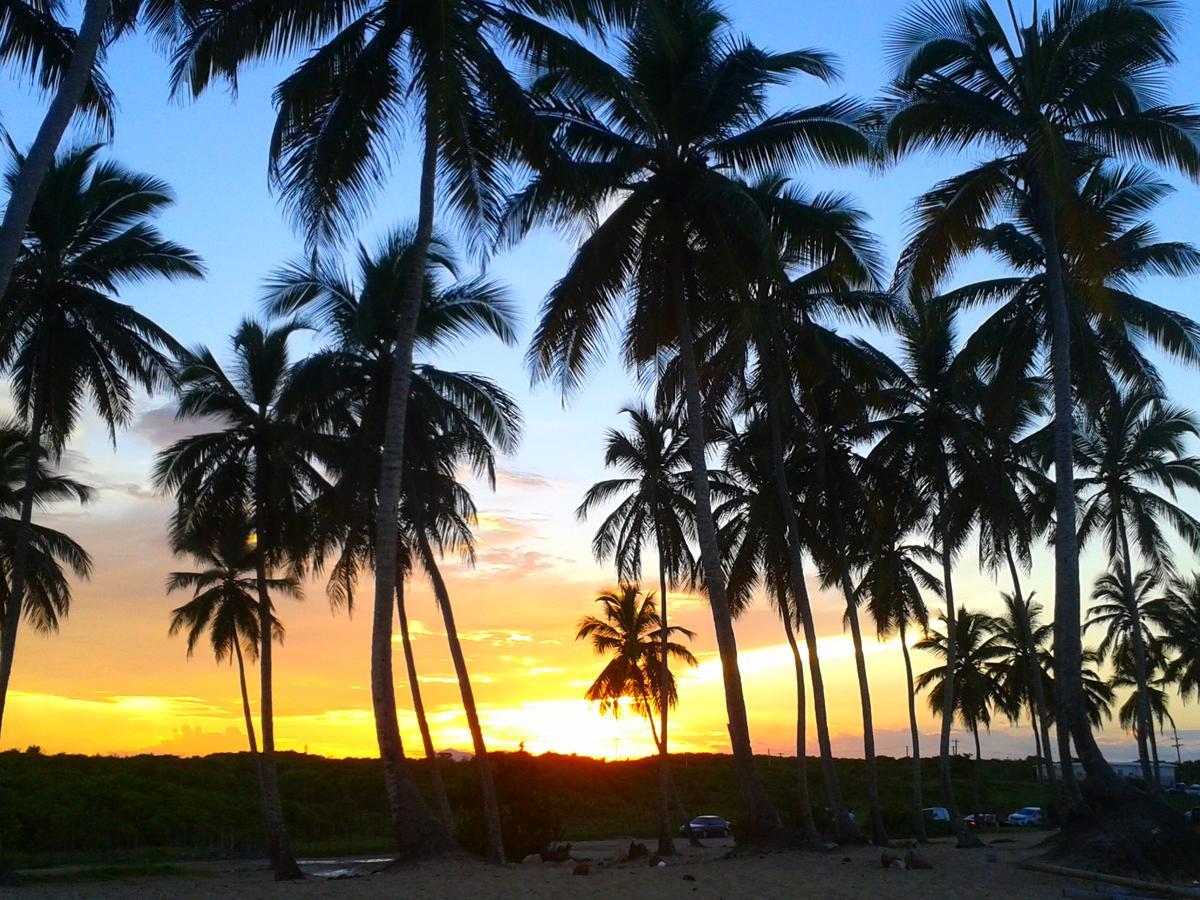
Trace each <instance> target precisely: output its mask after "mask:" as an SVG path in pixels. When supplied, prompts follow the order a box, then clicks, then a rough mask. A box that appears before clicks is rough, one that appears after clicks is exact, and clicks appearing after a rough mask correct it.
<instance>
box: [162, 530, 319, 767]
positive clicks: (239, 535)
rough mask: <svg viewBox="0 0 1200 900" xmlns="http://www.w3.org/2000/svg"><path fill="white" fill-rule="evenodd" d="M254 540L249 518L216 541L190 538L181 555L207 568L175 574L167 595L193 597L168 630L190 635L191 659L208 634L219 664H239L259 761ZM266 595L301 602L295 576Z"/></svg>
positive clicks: (278, 581) (278, 626)
mask: <svg viewBox="0 0 1200 900" xmlns="http://www.w3.org/2000/svg"><path fill="white" fill-rule="evenodd" d="M252 538H253V531H252V530H251V528H250V524H249V523H248V522H247V521H246V520H245V518H244V517H238V518H235V519H233V520H232V521H231V522H229V523H227V524H225V525H224V527H222V528H221V530H220V531H218V532H217V533H216V534H213V535H203V536H198V535H189V536H188V537H187V539H186V540H185V541H184V542H183V543H182V544H181V545H179V546H178V548H177V550H178V551H179V552H181V553H186V554H188V555H189V556H191V557H192V559H194V560H195V561H196V563H197V564H199V565H201V566H204V568H203V569H200V570H199V571H195V572H172V573H171V574H170V576H169V577H168V578H167V593H168V594H171V593H174V592H176V591H191V592H192V597H191V599H190V600H188V602H187V603H185V604H183V606H180V607H177V608H176V609H174V610H173V611H172V612H171V626H170V629H169V631H170V634H171V635H172V636H173V635H176V634H179V633H180V632H183V633H185V634H186V636H187V654H188V656H189V657H190V656H191V655H192V653H193V651H194V650H195V649H196V645H197V644H198V643H200V641H201V640H202V639H203V638H204V636H205V633H207V634H208V638H209V642H210V643H211V644H212V650H213V656H214V657H215V658H216V661H217V662H218V663H222V662H224V661H225V660H226V659H231V660H232V661H235V662H236V663H237V670H238V685H239V687H240V688H241V692H242V714H243V716H244V717H245V720H246V739H247V741H248V742H249V744H250V752H251V754H254V755H255V756H257V755H258V741H257V740H256V739H255V736H254V720H253V717H252V715H251V712H250V694H249V692H248V691H247V690H246V666H245V662H244V658H243V657H249V658H250V660H251V662H253V661H255V660H257V659H258V646H259V644H260V643H261V641H262V632H261V631H260V629H259V620H258V575H257V563H256V562H255V549H254V543H253V540H252ZM267 589H268V590H270V591H273V592H274V593H276V594H285V595H288V596H292V597H299V596H301V592H300V582H299V580H298V579H296V578H295V577H293V576H285V577H283V578H269V579H267ZM272 638H273V639H274V640H276V641H279V642H281V643H282V641H283V624H282V623H281V622H280V621H279V619H278V618H277V617H273V619H272Z"/></svg>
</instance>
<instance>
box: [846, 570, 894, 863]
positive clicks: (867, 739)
mask: <svg viewBox="0 0 1200 900" xmlns="http://www.w3.org/2000/svg"><path fill="white" fill-rule="evenodd" d="M841 581H842V594H843V596H844V597H845V598H846V619H847V621H849V623H850V638H851V640H852V641H853V642H854V668H855V671H857V673H858V699H859V704H860V705H861V707H862V723H863V762H864V763H865V766H864V768H865V770H866V780H867V806H868V808H869V811H870V815H871V843H873V844H876V845H878V846H880V847H887V846H889V845H890V842H889V841H888V836H887V830H886V829H885V828H884V827H883V807H882V806H881V805H880V803H879V772H878V770H877V768H876V765H875V722H874V717H873V715H872V712H871V683H870V681H869V680H868V678H867V655H866V652H865V651H864V650H863V639H862V628H861V626H860V625H859V621H858V604H857V603H855V602H854V585H852V584H851V583H850V577H849V576H848V575H845V574H843V575H842V578H841Z"/></svg>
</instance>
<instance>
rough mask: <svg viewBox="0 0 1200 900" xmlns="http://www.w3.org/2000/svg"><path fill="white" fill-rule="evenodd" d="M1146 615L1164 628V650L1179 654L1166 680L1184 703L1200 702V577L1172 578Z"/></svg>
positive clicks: (1168, 669)
mask: <svg viewBox="0 0 1200 900" xmlns="http://www.w3.org/2000/svg"><path fill="white" fill-rule="evenodd" d="M1146 614H1147V616H1148V617H1149V618H1150V619H1151V620H1152V621H1153V622H1154V623H1155V624H1156V625H1158V627H1159V628H1161V629H1162V632H1163V633H1162V637H1161V641H1162V646H1163V649H1164V650H1165V651H1167V652H1168V653H1173V654H1175V655H1174V656H1173V657H1171V658H1169V660H1168V662H1167V667H1166V671H1165V673H1164V674H1165V676H1166V679H1167V680H1168V681H1170V682H1171V683H1172V684H1175V685H1177V686H1178V687H1179V693H1180V696H1182V697H1183V699H1184V700H1188V699H1189V698H1190V697H1192V696H1193V695H1195V696H1196V697H1197V698H1198V699H1200V640H1197V638H1198V637H1200V574H1197V573H1193V574H1192V575H1190V576H1181V575H1176V576H1174V577H1173V578H1171V579H1170V580H1169V581H1168V582H1167V587H1166V590H1165V591H1164V592H1163V595H1162V596H1161V597H1159V598H1158V599H1156V600H1155V601H1153V602H1152V603H1151V604H1150V605H1149V607H1148V608H1147V609H1146Z"/></svg>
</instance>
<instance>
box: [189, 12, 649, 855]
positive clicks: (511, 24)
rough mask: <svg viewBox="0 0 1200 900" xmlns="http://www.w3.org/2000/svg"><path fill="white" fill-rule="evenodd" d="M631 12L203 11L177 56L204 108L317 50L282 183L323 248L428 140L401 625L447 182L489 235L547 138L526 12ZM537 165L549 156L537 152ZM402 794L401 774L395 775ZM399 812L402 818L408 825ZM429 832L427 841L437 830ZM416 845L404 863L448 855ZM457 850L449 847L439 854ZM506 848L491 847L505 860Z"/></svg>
mask: <svg viewBox="0 0 1200 900" xmlns="http://www.w3.org/2000/svg"><path fill="white" fill-rule="evenodd" d="M627 6H628V4H622V3H621V2H620V0H585V2H579V3H559V2H553V0H550V2H543V0H535V2H532V3H516V2H508V0H438V2H435V3H423V4H417V5H413V4H404V3H392V2H389V0H372V2H368V3H362V2H359V0H333V2H329V3H317V4H302V5H301V6H298V7H297V6H295V5H293V4H283V5H280V4H279V3H277V2H275V0H251V2H247V3H239V4H233V5H231V4H228V3H223V2H221V3H218V2H211V3H205V4H203V6H202V9H201V11H199V12H198V13H197V14H196V15H195V16H194V17H193V18H192V19H191V20H190V21H189V26H190V27H189V31H188V34H187V35H186V36H185V38H184V39H183V41H182V42H181V45H180V49H179V52H178V53H177V55H176V66H175V72H174V79H175V83H176V85H177V86H178V87H185V88H186V89H188V90H190V91H191V93H192V94H193V95H198V94H199V93H200V92H202V91H203V90H204V89H205V88H206V87H207V86H208V84H209V82H210V80H211V79H212V78H213V77H217V78H224V79H226V80H228V81H229V83H231V84H233V85H236V83H237V77H238V72H239V70H240V68H241V66H242V65H243V64H244V63H246V62H247V61H252V60H256V59H263V58H276V59H277V58H281V57H285V56H291V55H292V54H294V53H295V52H296V51H298V50H299V51H307V50H308V48H310V47H312V46H314V45H316V49H315V50H313V51H312V52H311V53H310V54H309V55H308V57H307V58H306V59H305V60H304V61H303V62H302V63H301V64H300V65H299V67H298V68H297V69H296V70H295V71H294V72H293V73H292V74H291V75H290V76H288V77H287V78H286V79H285V80H284V81H283V82H282V83H281V84H280V85H279V87H278V88H277V89H276V92H275V100H276V108H277V113H278V115H277V118H276V122H275V131H274V134H273V135H272V140H271V165H270V170H271V176H272V180H273V181H274V183H275V184H276V185H277V186H278V187H279V188H280V190H281V193H282V195H283V198H284V202H285V204H286V205H287V206H288V207H289V209H290V210H291V212H292V213H293V215H294V218H295V219H296V220H297V221H298V223H299V224H300V225H301V226H302V228H303V229H304V231H305V232H306V234H307V235H308V237H309V242H310V244H312V245H313V246H314V247H315V246H319V245H323V244H331V243H332V244H336V243H339V241H338V238H339V237H340V236H341V235H342V234H343V233H345V231H346V226H348V225H349V224H351V223H352V222H353V221H354V219H355V217H356V214H358V213H361V212H363V211H364V210H365V209H366V208H367V207H368V206H369V201H370V199H371V198H372V197H373V196H374V189H375V188H376V187H377V186H378V184H379V182H380V181H382V180H383V178H384V175H385V171H386V170H385V166H384V164H383V158H384V157H386V156H387V154H388V150H389V148H390V147H393V146H394V141H395V140H396V139H397V138H398V137H399V136H400V134H401V133H402V131H403V129H401V128H400V127H399V126H400V125H402V124H403V123H404V122H405V121H406V119H407V120H409V121H415V122H417V123H418V127H419V129H420V131H421V135H422V137H421V168H420V172H421V174H420V187H419V193H418V200H417V223H416V228H415V231H414V233H413V239H412V250H411V255H412V257H413V264H412V265H411V266H410V267H408V269H407V273H406V279H405V281H404V285H403V293H402V302H401V304H400V307H399V310H400V316H399V319H398V322H397V328H396V333H395V336H394V339H393V341H392V343H391V346H390V348H389V349H390V351H391V354H392V368H391V377H392V381H391V384H390V387H389V390H388V392H387V397H388V404H387V407H386V410H385V415H384V419H383V424H384V430H383V441H382V445H383V453H382V455H381V457H380V460H381V465H380V467H379V469H378V474H379V483H378V493H379V499H378V504H377V506H376V521H375V531H376V535H375V578H374V582H375V619H376V620H377V621H378V622H383V621H384V619H385V617H386V618H387V620H388V621H390V617H391V608H392V603H393V600H394V597H395V589H396V583H397V575H398V569H397V566H398V557H397V537H398V523H397V521H396V509H397V507H398V505H399V503H400V491H401V475H402V472H403V470H404V433H405V423H406V421H407V419H406V416H407V403H408V400H409V393H410V390H409V389H410V380H411V378H412V361H413V350H414V346H415V342H416V329H417V320H418V318H419V312H420V306H421V298H422V293H423V283H424V278H425V263H426V258H427V256H428V254H429V249H430V246H431V243H432V241H433V232H434V216H435V206H436V201H437V195H438V183H439V181H440V183H441V186H442V192H441V193H442V198H443V201H444V202H445V203H446V204H447V205H449V206H450V207H452V208H453V209H454V210H455V211H456V212H457V213H458V214H459V216H460V218H461V220H462V221H463V222H464V223H466V224H468V225H469V226H472V227H473V228H474V229H476V230H477V231H485V232H486V231H488V230H489V229H488V225H489V222H490V220H493V219H494V213H495V211H496V208H497V200H498V198H499V196H500V193H501V191H502V188H503V185H504V177H503V168H504V166H503V164H504V161H505V160H506V159H508V158H510V157H511V156H512V155H513V153H512V151H513V150H514V148H515V147H516V146H517V145H520V144H528V143H529V139H530V137H531V136H532V135H534V134H535V132H536V131H537V129H536V128H535V127H534V125H533V123H532V122H531V120H530V118H529V115H528V107H527V102H526V99H527V95H526V92H525V91H524V90H523V88H522V86H521V85H520V84H519V82H518V81H517V79H516V78H515V77H514V76H513V74H512V73H511V72H510V71H509V70H508V68H507V67H506V66H505V64H504V60H503V59H502V56H503V55H504V53H505V52H506V51H508V50H511V49H516V50H518V51H533V50H535V49H536V48H538V47H540V46H542V45H543V44H544V43H545V42H546V41H550V42H552V43H553V42H554V41H553V36H554V32H553V31H552V29H549V28H548V27H546V26H545V25H543V24H542V23H541V22H539V21H538V20H536V19H533V18H531V17H530V16H529V15H528V12H530V11H532V12H534V13H547V14H552V15H559V14H564V13H565V14H568V15H569V14H576V15H575V18H576V19H578V20H580V21H582V22H584V23H587V24H591V23H593V22H595V21H596V20H597V18H598V17H603V16H605V15H606V14H616V13H619V12H622V11H623V10H624V9H625V7H627ZM526 149H527V150H529V152H528V153H526V154H525V155H526V158H527V160H528V161H531V162H534V163H536V161H537V155H538V151H537V150H536V149H533V148H529V147H526ZM387 633H388V632H387V631H385V630H384V629H383V628H376V629H374V630H373V631H372V644H371V657H372V663H371V672H372V685H373V687H372V690H373V694H374V695H375V696H378V697H381V698H382V697H385V696H386V695H388V694H389V691H391V688H390V687H389V685H388V684H386V683H385V681H384V679H385V676H386V674H387V672H388V671H389V669H390V654H391V644H390V641H388V640H387ZM392 718H393V716H392V715H391V714H386V713H385V714H384V717H383V719H381V720H380V721H379V722H378V724H377V731H378V732H379V733H380V735H381V738H380V741H381V743H382V744H383V745H385V747H381V751H380V752H381V755H383V756H384V757H385V767H387V768H388V769H389V770H394V769H395V767H396V766H398V765H399V764H400V762H401V760H400V758H399V756H398V755H397V752H396V748H397V747H398V745H399V738H398V731H397V730H396V729H395V728H394V727H393V725H392V721H391V720H392ZM389 778H391V779H392V780H393V781H394V780H395V778H396V776H395V775H394V774H393V775H390V776H389ZM401 816H402V813H400V811H399V809H396V815H395V816H394V819H396V821H395V823H394V824H395V827H396V829H397V830H399V829H400V828H401V822H400V818H401ZM425 830H426V831H429V829H425ZM425 843H426V846H424V847H418V846H417V845H415V844H411V843H410V844H404V845H402V849H403V851H404V852H405V853H406V854H409V855H411V854H413V853H428V852H431V851H436V850H437V849H439V847H437V846H435V845H437V844H439V842H438V841H433V842H428V841H427V842H425ZM442 843H444V842H442ZM494 849H496V848H493V850H494Z"/></svg>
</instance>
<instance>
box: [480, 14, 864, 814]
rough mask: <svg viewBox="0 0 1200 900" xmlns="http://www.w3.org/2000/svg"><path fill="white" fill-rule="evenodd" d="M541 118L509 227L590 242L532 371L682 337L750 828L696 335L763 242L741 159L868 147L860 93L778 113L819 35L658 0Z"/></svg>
mask: <svg viewBox="0 0 1200 900" xmlns="http://www.w3.org/2000/svg"><path fill="white" fill-rule="evenodd" d="M548 65H549V71H548V72H547V74H546V76H545V77H544V78H543V80H542V82H541V84H542V85H544V86H548V90H549V92H548V93H547V95H546V96H544V97H542V98H541V99H540V101H539V109H538V113H539V116H538V117H539V121H541V122H542V123H544V125H545V126H546V127H547V128H548V129H550V130H551V131H552V132H553V135H554V138H555V141H556V147H557V148H558V151H557V152H556V154H555V155H553V156H552V157H551V158H550V160H549V161H548V162H547V164H546V165H544V166H543V167H542V171H541V172H540V173H539V174H537V175H535V177H534V178H533V179H532V180H531V181H530V183H529V184H528V185H527V186H526V187H524V188H523V189H522V190H520V191H519V192H518V193H517V194H516V195H515V196H514V197H513V199H512V201H511V203H510V205H509V209H508V214H507V217H506V228H505V232H504V234H505V236H506V237H508V238H510V239H515V238H517V237H520V236H521V235H522V234H523V233H525V232H526V231H527V230H528V229H529V228H531V227H532V226H533V225H535V224H537V223H539V222H546V221H548V222H551V223H553V224H556V225H561V226H564V227H567V228H574V227H576V226H579V227H581V228H582V231H583V235H584V237H583V241H582V243H581V244H580V245H579V247H578V250H577V251H576V253H575V254H574V257H573V258H572V261H571V263H570V265H569V266H568V268H567V272H566V273H565V274H564V276H563V277H562V278H561V279H560V280H559V282H558V283H557V284H556V285H555V286H554V287H553V288H552V290H551V291H550V293H549V295H548V296H547V298H546V300H545V302H544V304H543V307H542V313H541V317H540V321H539V324H538V326H537V328H536V330H535V333H534V337H533V343H532V346H531V347H530V351H529V362H530V366H531V368H532V370H533V374H534V378H535V379H536V380H539V381H541V380H550V381H553V382H555V383H556V384H557V385H558V386H559V387H560V388H561V389H562V390H563V391H564V393H571V392H573V391H574V390H575V389H577V388H578V387H579V385H580V383H581V381H582V380H583V377H584V375H585V374H586V373H587V372H588V370H589V369H590V368H592V367H593V366H594V364H595V363H596V362H597V361H598V360H599V359H600V358H601V355H602V352H603V349H604V345H605V341H604V336H605V333H606V331H608V330H609V326H610V325H615V326H619V327H620V328H622V329H623V330H624V333H625V340H624V347H625V351H624V357H625V361H626V362H627V363H628V364H629V365H630V366H631V367H633V368H635V369H639V370H640V369H645V368H652V366H651V364H654V365H655V366H656V365H657V363H658V362H659V357H660V354H661V353H663V352H669V351H671V350H676V351H677V352H678V356H679V368H680V372H681V376H682V384H683V387H684V389H683V392H682V393H683V396H684V398H685V401H686V402H685V409H686V411H687V421H686V428H687V432H688V438H689V440H688V448H689V454H690V462H691V465H692V476H693V480H694V482H695V488H694V489H695V494H696V496H695V501H696V531H697V538H698V544H699V547H700V551H701V553H700V556H701V564H702V567H703V570H704V583H705V588H706V589H707V591H708V594H709V598H710V601H711V602H710V607H711V610H712V615H713V622H714V627H715V630H716V635H717V645H718V649H719V651H720V655H721V659H722V666H723V674H724V679H725V697H726V705H727V707H728V710H727V712H728V723H729V733H730V740H731V744H732V749H733V754H734V757H735V760H736V764H737V773H738V778H739V783H740V785H741V789H742V793H743V797H744V801H745V806H746V811H747V819H746V822H745V830H744V833H745V834H747V836H750V835H755V834H765V833H767V832H771V831H774V830H776V829H777V828H778V827H779V817H778V815H777V814H776V812H775V810H774V808H773V807H772V804H771V802H770V799H769V798H768V797H767V795H766V793H765V791H764V790H763V789H762V786H761V784H759V782H758V779H757V777H756V775H755V773H754V760H753V751H752V747H751V742H750V730H749V723H748V720H747V715H746V705H745V697H744V694H743V692H742V686H741V676H740V673H739V671H738V668H737V642H736V638H735V635H734V631H733V623H732V619H731V616H730V612H729V607H728V603H727V596H726V586H725V577H724V573H723V572H722V571H721V566H720V547H719V545H718V541H717V530H716V524H715V522H714V520H713V515H712V498H711V496H710V490H709V478H708V472H707V463H706V460H705V455H704V454H705V447H706V444H707V438H706V435H705V421H704V417H705V412H704V397H703V395H702V391H701V375H700V369H701V365H702V360H700V359H699V358H698V354H697V346H696V336H697V335H698V334H703V333H704V332H705V330H706V323H707V320H708V319H709V318H710V317H711V313H712V312H713V311H714V309H715V303H714V301H717V300H719V299H721V298H727V297H729V296H731V295H732V294H733V293H734V292H735V290H736V288H740V287H741V286H743V285H745V284H746V283H748V282H749V281H750V280H751V277H752V276H753V274H754V273H755V271H756V270H757V269H761V268H763V267H764V266H766V265H767V264H768V263H769V261H770V260H771V259H772V258H773V257H774V248H773V247H771V241H770V239H769V229H768V228H767V225H766V222H765V221H764V218H763V216H762V215H761V214H760V213H759V212H757V211H756V210H755V208H754V204H753V203H752V202H751V201H750V196H749V194H748V189H747V187H746V185H745V183H744V182H742V181H740V180H739V178H738V176H740V175H749V176H755V175H758V174H762V173H765V172H767V171H771V170H774V169H776V168H785V167H788V166H790V165H792V164H794V163H796V162H798V161H801V160H809V159H817V160H822V161H832V162H846V161H849V160H852V159H855V158H861V157H862V156H863V155H864V154H865V153H866V152H867V150H868V146H867V141H866V138H865V137H864V135H863V134H862V133H861V131H860V130H859V129H858V128H857V127H856V126H855V124H854V121H853V119H854V117H855V115H856V113H857V109H858V107H857V105H856V104H854V103H852V102H849V101H846V100H835V101H832V102H830V103H827V104H821V105H819V106H816V107H813V108H809V109H792V110H786V111H783V112H780V113H778V114H771V113H769V112H768V109H767V94H768V89H769V88H770V87H771V86H772V85H776V84H781V83H784V82H787V81H788V80H790V79H791V78H792V77H793V76H794V75H796V74H801V73H808V74H813V75H816V76H818V77H821V78H825V79H827V78H829V77H831V76H833V75H834V74H835V71H836V70H835V68H834V66H833V65H832V64H831V62H830V60H829V58H828V57H827V56H826V55H825V54H823V53H819V52H813V51H796V52H788V53H769V52H767V51H764V50H762V49H760V48H758V47H756V46H754V45H753V44H751V43H749V42H747V41H745V40H744V39H741V38H739V37H738V36H737V35H735V34H734V33H733V32H732V30H731V28H730V27H729V23H728V21H727V20H726V19H725V17H724V16H723V15H722V14H721V13H720V12H719V10H718V9H717V8H716V7H715V5H714V4H713V3H712V2H711V0H666V2H662V3H659V4H656V5H655V7H654V14H653V15H645V16H642V17H640V18H639V19H638V21H637V24H636V26H635V27H634V28H633V29H632V31H631V33H630V34H629V36H628V37H627V38H626V40H625V41H623V43H622V46H621V50H620V52H619V58H618V59H617V61H616V62H615V63H610V62H608V61H606V60H603V59H600V58H599V57H596V56H592V55H590V54H585V55H582V56H581V55H580V54H578V53H577V54H574V58H573V59H572V60H569V61H567V60H550V61H548Z"/></svg>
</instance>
